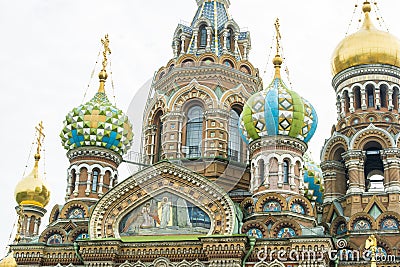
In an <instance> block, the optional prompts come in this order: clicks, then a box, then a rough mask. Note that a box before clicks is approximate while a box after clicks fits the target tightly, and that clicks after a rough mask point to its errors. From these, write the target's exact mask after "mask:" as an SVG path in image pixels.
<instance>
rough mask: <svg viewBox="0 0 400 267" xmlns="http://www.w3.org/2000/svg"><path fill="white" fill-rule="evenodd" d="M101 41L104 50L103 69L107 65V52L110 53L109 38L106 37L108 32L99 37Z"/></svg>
mask: <svg viewBox="0 0 400 267" xmlns="http://www.w3.org/2000/svg"><path fill="white" fill-rule="evenodd" d="M101 43H102V44H103V47H104V51H103V71H105V70H106V67H107V53H108V54H109V55H110V54H111V50H110V47H109V45H110V39H108V34H106V36H104V39H101Z"/></svg>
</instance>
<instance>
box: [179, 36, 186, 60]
mask: <svg viewBox="0 0 400 267" xmlns="http://www.w3.org/2000/svg"><path fill="white" fill-rule="evenodd" d="M185 40H186V37H185V35H182V36H181V42H182V43H181V51H180V53H181V55H183V54H185Z"/></svg>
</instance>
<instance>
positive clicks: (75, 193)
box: [73, 172, 81, 197]
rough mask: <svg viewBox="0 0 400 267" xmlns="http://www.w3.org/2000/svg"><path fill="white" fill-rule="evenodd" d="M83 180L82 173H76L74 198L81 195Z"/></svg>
mask: <svg viewBox="0 0 400 267" xmlns="http://www.w3.org/2000/svg"><path fill="white" fill-rule="evenodd" d="M80 179H81V173H80V172H76V179H75V188H74V191H73V193H74V196H75V197H77V196H78V194H79V180H80Z"/></svg>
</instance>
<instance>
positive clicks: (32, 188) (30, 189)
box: [15, 122, 50, 208]
mask: <svg viewBox="0 0 400 267" xmlns="http://www.w3.org/2000/svg"><path fill="white" fill-rule="evenodd" d="M35 129H36V132H37V134H36V135H37V139H36V142H37V149H36V153H35V157H34V158H35V165H34V167H33V170H32V172H31V173H30V174H29V175H28V176H26V177H25V178H23V179H22V180H21V181H20V182H19V183H18V184H17V186H16V188H15V200H16V201H17V203H18V205H33V206H37V207H40V208H43V207H45V206H46V205H47V204H48V203H49V200H50V192H49V191H48V189H47V186H46V184H45V182H44V181H43V180H42V179H41V178H40V176H39V160H40V150H41V149H42V142H43V138H44V137H45V135H44V133H43V129H44V127H43V122H40V123H39V124H38V126H36V127H35Z"/></svg>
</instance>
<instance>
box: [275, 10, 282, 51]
mask: <svg viewBox="0 0 400 267" xmlns="http://www.w3.org/2000/svg"><path fill="white" fill-rule="evenodd" d="M274 25H275V30H276V54H277V55H279V51H280V49H281V38H282V36H281V31H280V27H281V25H280V24H279V18H277V19H276V21H275V24H274Z"/></svg>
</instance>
